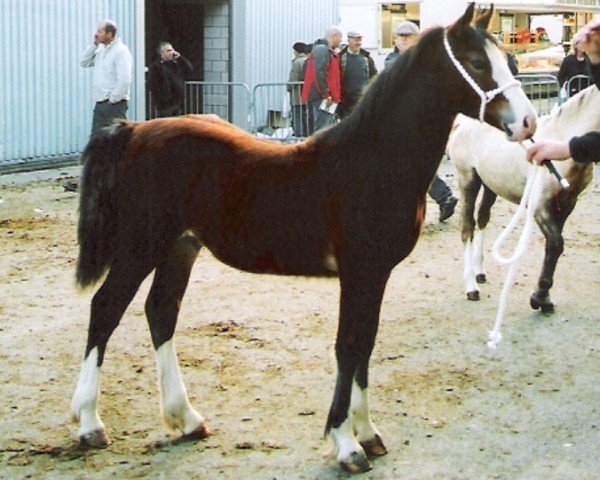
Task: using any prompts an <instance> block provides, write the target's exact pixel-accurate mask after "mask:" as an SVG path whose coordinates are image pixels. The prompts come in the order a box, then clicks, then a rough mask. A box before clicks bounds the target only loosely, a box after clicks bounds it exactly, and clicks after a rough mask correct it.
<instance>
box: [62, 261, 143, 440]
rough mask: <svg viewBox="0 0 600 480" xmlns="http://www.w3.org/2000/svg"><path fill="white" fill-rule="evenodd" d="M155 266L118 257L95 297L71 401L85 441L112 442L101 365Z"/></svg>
mask: <svg viewBox="0 0 600 480" xmlns="http://www.w3.org/2000/svg"><path fill="white" fill-rule="evenodd" d="M152 268H153V265H151V264H149V263H147V261H145V260H140V259H137V260H136V259H135V258H134V257H128V258H127V260H123V259H117V260H115V261H114V262H113V264H112V265H111V267H110V270H109V273H108V275H107V277H106V279H105V280H104V282H103V284H102V286H101V287H100V288H99V289H98V291H97V292H96V294H95V295H94V298H93V299H92V304H91V315H90V324H89V330H88V340H87V346H86V349H85V359H84V361H83V364H82V366H81V373H80V375H79V380H78V382H77V387H76V388H75V393H74V395H73V400H72V402H71V412H72V416H73V420H74V421H79V422H80V427H79V439H80V441H81V443H82V444H84V445H87V446H91V447H103V446H106V445H108V444H109V443H110V440H109V438H108V435H107V434H106V429H105V427H104V423H103V422H102V420H101V419H100V416H99V415H98V410H97V403H98V393H99V385H100V368H101V366H102V362H103V360H104V352H105V350H106V344H107V342H108V340H109V338H110V336H111V335H112V333H113V332H114V330H115V328H117V326H118V325H119V322H120V320H121V317H122V316H123V313H124V312H125V310H126V309H127V306H128V305H129V303H130V302H131V300H132V299H133V297H134V295H135V293H136V292H137V290H138V288H139V286H140V284H141V283H142V281H143V280H144V278H145V277H146V276H147V275H148V274H149V273H150V272H151V271H152Z"/></svg>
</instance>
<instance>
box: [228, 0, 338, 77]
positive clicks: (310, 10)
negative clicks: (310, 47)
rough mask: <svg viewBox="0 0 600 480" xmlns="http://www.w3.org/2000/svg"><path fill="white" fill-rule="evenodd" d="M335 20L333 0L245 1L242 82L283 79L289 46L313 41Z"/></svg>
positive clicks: (286, 71)
mask: <svg viewBox="0 0 600 480" xmlns="http://www.w3.org/2000/svg"><path fill="white" fill-rule="evenodd" d="M337 23H339V16H338V1H337V0H247V3H246V25H247V27H246V38H247V42H246V46H247V49H248V50H247V55H248V56H247V60H246V65H247V78H246V79H245V80H244V81H245V82H246V83H247V84H248V85H250V86H251V87H252V86H254V85H256V84H257V83H264V82H286V81H287V79H288V75H289V71H290V62H291V60H292V45H293V44H294V43H296V42H304V43H313V42H314V41H315V40H316V39H318V38H321V37H323V36H324V34H325V30H326V29H327V28H328V27H330V26H331V25H335V24H337ZM234 35H235V32H234ZM233 54H234V55H235V52H233Z"/></svg>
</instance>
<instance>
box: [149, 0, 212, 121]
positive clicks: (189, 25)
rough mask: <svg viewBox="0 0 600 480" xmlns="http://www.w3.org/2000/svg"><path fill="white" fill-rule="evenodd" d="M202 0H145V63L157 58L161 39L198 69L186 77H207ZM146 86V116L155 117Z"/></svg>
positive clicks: (190, 78)
mask: <svg viewBox="0 0 600 480" xmlns="http://www.w3.org/2000/svg"><path fill="white" fill-rule="evenodd" d="M203 3H204V2H203V1H202V0H195V1H194V0H178V1H174V0H145V18H144V22H145V49H146V55H145V57H146V58H145V65H146V66H149V65H150V64H151V63H152V62H153V61H154V60H156V58H157V55H158V54H157V53H156V47H157V46H158V44H159V42H162V41H165V42H170V43H171V44H172V45H173V48H174V49H175V50H177V51H178V52H179V53H181V55H183V56H184V57H185V58H187V59H188V60H189V61H190V62H191V63H192V65H193V67H194V70H193V71H192V72H191V73H189V74H188V75H187V77H186V78H185V80H197V81H202V80H204V5H203ZM152 116H153V115H152V100H151V98H150V95H149V92H148V88H146V118H152Z"/></svg>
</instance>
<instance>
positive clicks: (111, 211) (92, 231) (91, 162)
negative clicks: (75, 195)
mask: <svg viewBox="0 0 600 480" xmlns="http://www.w3.org/2000/svg"><path fill="white" fill-rule="evenodd" d="M132 131H133V124H132V123H130V122H127V121H120V122H116V123H115V124H114V125H113V126H112V127H111V128H109V129H105V130H103V131H102V132H100V133H98V134H97V135H95V136H94V138H92V139H91V140H90V142H89V143H88V145H87V146H86V148H85V151H84V152H83V155H82V162H83V164H84V166H83V171H82V174H81V185H80V190H81V194H80V195H81V197H80V201H79V226H78V231H77V237H78V241H79V258H78V260H77V273H76V281H77V284H78V285H79V286H80V287H81V288H85V287H88V286H91V285H93V284H94V283H96V282H97V281H98V280H99V279H100V278H101V277H102V275H103V274H104V272H105V271H106V269H107V268H108V267H109V266H110V264H111V263H112V260H113V257H114V252H115V247H116V237H117V225H118V218H117V217H118V197H119V195H118V188H117V186H118V184H119V178H118V173H119V166H120V164H121V159H122V157H123V155H124V153H125V150H126V149H127V144H128V143H129V139H130V138H131V133H132Z"/></svg>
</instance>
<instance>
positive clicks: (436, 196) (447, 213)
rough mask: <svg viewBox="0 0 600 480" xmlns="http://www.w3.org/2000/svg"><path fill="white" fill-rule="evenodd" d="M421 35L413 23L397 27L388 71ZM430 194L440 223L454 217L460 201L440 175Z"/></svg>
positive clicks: (388, 61)
mask: <svg viewBox="0 0 600 480" xmlns="http://www.w3.org/2000/svg"><path fill="white" fill-rule="evenodd" d="M419 33H420V31H419V27H417V25H416V24H415V23H413V22H409V21H406V22H402V23H400V24H399V25H398V26H397V27H396V29H395V30H394V45H395V46H394V51H393V52H392V53H390V54H389V55H388V56H387V57H386V59H385V68H386V69H387V68H389V67H390V65H391V63H392V62H393V61H394V60H395V59H396V58H398V57H400V56H402V55H403V54H404V53H405V52H406V51H407V50H408V49H409V48H411V47H412V46H414V45H415V44H416V43H417V41H418V39H419ZM428 193H429V196H430V197H431V198H432V199H433V200H435V203H437V204H438V207H439V209H440V216H439V221H440V222H443V221H444V220H447V219H449V218H450V217H451V216H452V215H454V209H455V208H456V204H457V203H458V199H457V198H456V197H455V196H454V194H453V193H452V190H451V189H450V187H449V186H448V185H447V184H446V182H444V181H443V180H442V179H441V178H440V177H439V175H437V174H436V175H435V177H433V181H432V182H431V186H430V187H429V191H428Z"/></svg>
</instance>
